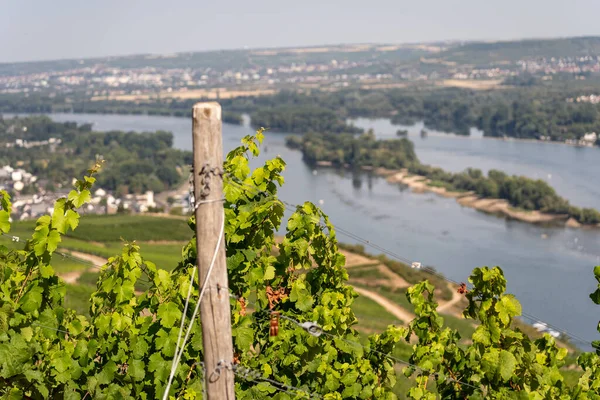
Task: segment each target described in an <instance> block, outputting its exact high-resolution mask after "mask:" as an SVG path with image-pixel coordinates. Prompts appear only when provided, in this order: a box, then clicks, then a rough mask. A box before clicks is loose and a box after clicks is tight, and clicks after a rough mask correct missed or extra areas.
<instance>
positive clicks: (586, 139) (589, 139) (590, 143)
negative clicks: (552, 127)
mask: <svg viewBox="0 0 600 400" xmlns="http://www.w3.org/2000/svg"><path fill="white" fill-rule="evenodd" d="M597 141H598V135H597V134H596V132H589V133H586V134H585V135H583V136H582V137H581V138H580V139H567V140H565V143H566V144H570V145H573V146H581V147H594V146H595V145H596V142H597Z"/></svg>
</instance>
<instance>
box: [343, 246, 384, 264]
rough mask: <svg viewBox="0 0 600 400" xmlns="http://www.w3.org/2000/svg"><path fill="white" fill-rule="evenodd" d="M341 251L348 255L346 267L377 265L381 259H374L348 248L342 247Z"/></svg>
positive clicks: (345, 255)
mask: <svg viewBox="0 0 600 400" xmlns="http://www.w3.org/2000/svg"><path fill="white" fill-rule="evenodd" d="M340 253H342V254H343V255H344V257H346V268H352V267H357V266H359V265H377V263H378V262H379V261H377V260H373V259H372V258H368V257H365V256H361V255H360V254H356V253H351V252H349V251H348V250H343V249H340Z"/></svg>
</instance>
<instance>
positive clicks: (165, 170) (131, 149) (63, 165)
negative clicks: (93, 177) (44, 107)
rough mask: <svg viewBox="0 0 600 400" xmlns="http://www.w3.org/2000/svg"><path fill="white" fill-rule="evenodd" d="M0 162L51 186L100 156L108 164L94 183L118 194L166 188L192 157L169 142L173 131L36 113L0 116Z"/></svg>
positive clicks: (183, 174)
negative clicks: (117, 127)
mask: <svg viewBox="0 0 600 400" xmlns="http://www.w3.org/2000/svg"><path fill="white" fill-rule="evenodd" d="M0 135H1V137H2V142H3V143H2V145H1V146H0V163H1V164H4V165H11V166H13V167H14V166H16V165H20V166H21V168H23V169H25V170H26V171H28V172H31V173H33V174H34V175H36V176H37V177H38V178H39V179H40V180H42V181H46V185H45V186H46V187H45V188H48V189H53V188H56V187H58V186H63V185H65V184H68V183H69V182H70V181H71V179H72V176H74V175H76V174H81V173H83V172H84V171H86V170H87V169H88V167H89V160H94V159H96V158H102V159H105V160H106V161H107V167H106V168H105V169H104V170H103V171H102V173H100V174H99V175H98V176H97V182H98V184H99V185H100V186H101V187H102V188H104V189H107V190H111V191H115V192H118V194H127V193H141V192H144V191H147V190H152V191H155V192H160V191H163V190H167V189H169V188H171V187H173V186H175V185H177V184H179V183H180V182H181V181H182V180H183V179H185V178H186V177H187V173H188V171H187V170H186V168H187V167H186V166H187V165H191V163H192V155H191V152H189V151H182V150H178V149H174V148H173V134H172V133H170V132H165V131H157V132H152V133H150V132H148V133H135V132H122V131H110V132H93V131H92V129H91V125H89V124H82V125H78V124H77V123H74V122H54V121H52V120H51V119H50V118H48V117H44V116H35V117H26V118H12V119H2V120H0ZM51 137H53V138H57V139H61V140H62V143H60V144H59V145H56V146H50V145H43V146H36V147H31V148H24V147H6V143H9V142H10V143H14V140H15V139H24V140H28V141H41V140H47V139H49V138H51Z"/></svg>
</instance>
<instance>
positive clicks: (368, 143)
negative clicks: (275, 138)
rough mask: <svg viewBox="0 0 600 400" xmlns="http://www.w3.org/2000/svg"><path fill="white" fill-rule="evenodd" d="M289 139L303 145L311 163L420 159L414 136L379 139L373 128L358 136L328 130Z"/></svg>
mask: <svg viewBox="0 0 600 400" xmlns="http://www.w3.org/2000/svg"><path fill="white" fill-rule="evenodd" d="M286 143H287V145H288V146H290V147H292V148H299V149H301V150H302V155H303V157H304V160H305V161H306V162H308V163H310V164H315V163H318V162H319V161H326V162H330V163H332V164H333V165H335V166H345V165H349V166H352V167H363V166H368V167H384V168H404V167H408V166H410V165H412V164H413V163H418V160H417V156H416V154H415V150H414V146H413V143H412V142H411V141H410V140H408V139H406V138H402V139H399V140H376V139H375V135H374V134H373V132H372V131H369V132H367V133H366V134H363V135H360V136H358V137H355V136H354V135H352V134H328V133H326V134H316V133H311V134H307V135H304V136H302V138H297V137H294V136H289V137H288V139H287V141H286Z"/></svg>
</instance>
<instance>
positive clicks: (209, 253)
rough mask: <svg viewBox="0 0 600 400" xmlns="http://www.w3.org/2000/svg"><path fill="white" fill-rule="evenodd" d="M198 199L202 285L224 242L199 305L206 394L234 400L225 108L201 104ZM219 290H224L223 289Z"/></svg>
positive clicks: (213, 399) (196, 133)
mask: <svg viewBox="0 0 600 400" xmlns="http://www.w3.org/2000/svg"><path fill="white" fill-rule="evenodd" d="M192 120H193V122H192V133H193V148H194V200H195V205H196V244H197V249H198V276H199V279H200V280H199V282H200V287H202V284H203V283H204V282H205V280H206V276H207V273H208V269H209V267H210V264H211V261H212V258H213V255H214V251H215V247H216V245H217V242H218V241H221V245H220V246H219V249H218V251H217V254H216V260H215V264H214V266H213V270H212V273H211V274H210V277H209V279H208V281H207V282H206V285H207V287H206V290H205V293H204V297H203V298H202V304H201V305H200V318H201V322H202V345H203V347H204V366H205V371H206V373H205V380H204V382H205V383H204V384H205V385H206V394H207V397H208V399H210V400H229V399H235V393H234V373H233V371H232V370H231V368H230V367H231V363H232V361H233V342H232V337H231V307H230V304H229V288H228V285H227V264H226V260H225V238H224V235H223V234H221V235H220V236H219V233H220V232H221V227H222V224H223V223H224V213H223V203H222V202H221V201H220V199H222V198H223V176H222V174H223V139H222V123H221V106H220V105H219V104H218V103H216V102H210V103H197V104H195V105H194V108H193V114H192ZM219 288H221V289H219Z"/></svg>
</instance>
